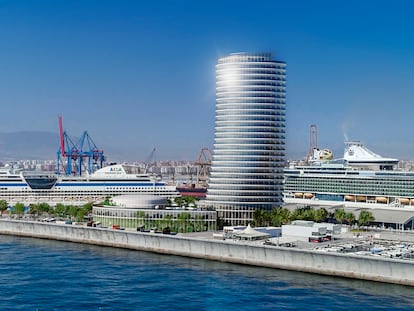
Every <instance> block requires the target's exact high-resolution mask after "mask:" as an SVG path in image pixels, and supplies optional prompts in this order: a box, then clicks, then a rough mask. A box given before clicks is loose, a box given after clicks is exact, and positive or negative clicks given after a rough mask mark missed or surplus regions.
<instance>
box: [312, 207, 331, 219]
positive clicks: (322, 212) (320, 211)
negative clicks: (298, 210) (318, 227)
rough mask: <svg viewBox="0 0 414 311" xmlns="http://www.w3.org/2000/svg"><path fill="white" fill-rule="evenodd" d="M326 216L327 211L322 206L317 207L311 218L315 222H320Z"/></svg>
mask: <svg viewBox="0 0 414 311" xmlns="http://www.w3.org/2000/svg"><path fill="white" fill-rule="evenodd" d="M326 217H328V212H327V211H326V209H324V208H320V209H317V210H316V211H315V214H314V215H313V220H314V221H315V222H322V221H325V220H326Z"/></svg>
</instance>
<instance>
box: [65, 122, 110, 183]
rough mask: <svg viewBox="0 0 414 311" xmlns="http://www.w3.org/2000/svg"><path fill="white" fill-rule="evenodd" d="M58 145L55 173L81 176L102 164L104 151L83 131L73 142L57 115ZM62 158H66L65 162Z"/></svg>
mask: <svg viewBox="0 0 414 311" xmlns="http://www.w3.org/2000/svg"><path fill="white" fill-rule="evenodd" d="M59 135H60V147H59V150H58V152H57V173H58V174H67V175H76V176H81V175H82V174H84V173H85V171H86V173H88V174H90V173H93V172H94V171H95V170H96V169H99V168H101V167H102V166H103V162H104V161H105V156H104V151H103V150H102V149H98V147H97V146H96V145H95V143H94V142H93V140H92V138H91V137H90V136H89V134H88V132H86V131H85V132H84V133H83V135H82V137H81V138H80V139H79V141H78V142H77V143H76V144H74V143H73V141H72V139H71V138H70V137H69V135H67V133H66V132H65V131H64V130H63V122H62V116H59ZM63 158H66V163H65V161H64V159H63Z"/></svg>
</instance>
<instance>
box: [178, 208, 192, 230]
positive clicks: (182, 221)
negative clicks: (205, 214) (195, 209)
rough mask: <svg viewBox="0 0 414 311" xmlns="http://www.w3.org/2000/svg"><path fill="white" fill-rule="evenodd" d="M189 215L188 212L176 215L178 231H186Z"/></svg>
mask: <svg viewBox="0 0 414 311" xmlns="http://www.w3.org/2000/svg"><path fill="white" fill-rule="evenodd" d="M190 218H191V215H190V213H181V214H180V215H179V216H178V222H179V227H180V232H188V230H189V223H190Z"/></svg>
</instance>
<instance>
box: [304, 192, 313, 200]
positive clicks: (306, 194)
mask: <svg viewBox="0 0 414 311" xmlns="http://www.w3.org/2000/svg"><path fill="white" fill-rule="evenodd" d="M303 196H304V197H305V199H312V198H313V193H305V194H304V195H303Z"/></svg>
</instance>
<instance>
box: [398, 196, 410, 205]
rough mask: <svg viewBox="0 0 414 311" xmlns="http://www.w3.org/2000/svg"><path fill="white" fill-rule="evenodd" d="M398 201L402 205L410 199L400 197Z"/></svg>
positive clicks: (406, 203)
mask: <svg viewBox="0 0 414 311" xmlns="http://www.w3.org/2000/svg"><path fill="white" fill-rule="evenodd" d="M399 201H400V204H402V205H408V204H410V199H407V198H400V199H399Z"/></svg>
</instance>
